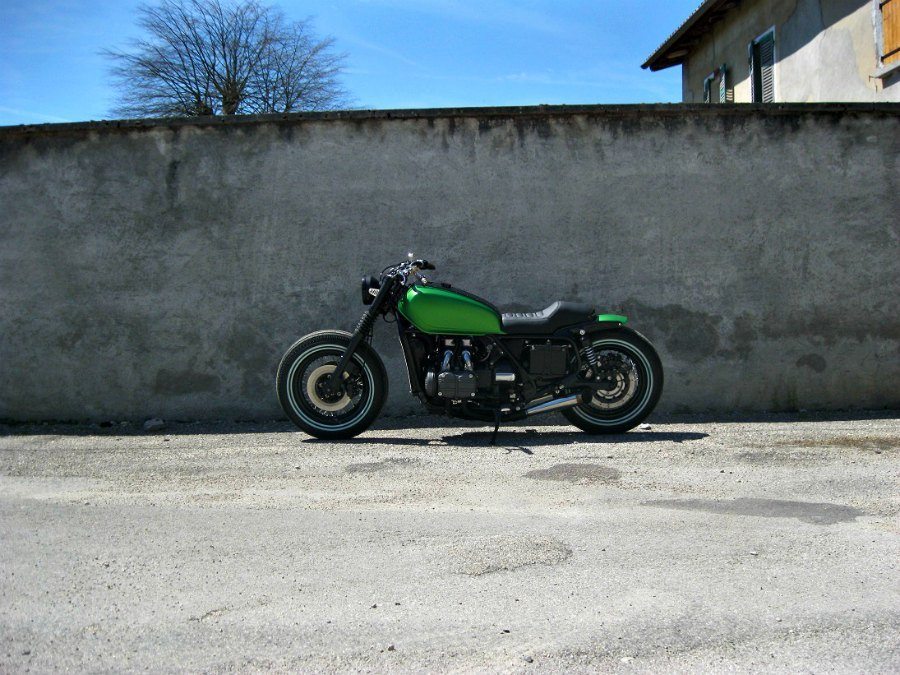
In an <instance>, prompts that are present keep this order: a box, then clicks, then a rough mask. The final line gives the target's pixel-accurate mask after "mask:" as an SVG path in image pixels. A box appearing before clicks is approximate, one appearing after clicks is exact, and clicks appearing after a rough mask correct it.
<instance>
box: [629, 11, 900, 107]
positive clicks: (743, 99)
mask: <svg viewBox="0 0 900 675" xmlns="http://www.w3.org/2000/svg"><path fill="white" fill-rule="evenodd" d="M677 65H680V66H681V67H682V100H683V101H684V102H686V103H701V102H704V101H706V102H710V103H718V102H729V103H730V102H734V103H750V102H781V101H790V102H813V101H825V102H828V101H873V102H874V101H900V0H704V2H703V3H702V4H701V5H700V6H699V7H698V8H697V9H696V10H695V11H694V13H693V14H691V16H690V17H688V19H687V20H686V21H685V22H684V23H683V24H682V25H681V26H679V27H678V28H677V29H676V30H675V32H674V33H672V35H671V36H670V37H669V38H668V39H667V40H666V41H665V42H664V43H663V44H662V45H661V46H660V47H659V49H657V50H656V51H655V52H654V53H653V54H652V55H651V56H650V58H648V59H647V62H646V63H644V65H643V67H644V68H649V69H651V70H661V69H663V68H670V67H672V66H677Z"/></svg>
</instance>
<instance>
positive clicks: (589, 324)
mask: <svg viewBox="0 0 900 675" xmlns="http://www.w3.org/2000/svg"><path fill="white" fill-rule="evenodd" d="M626 323H628V317H627V316H622V315H621V314H598V315H597V316H596V317H594V318H593V319H591V320H590V321H584V322H582V323H579V324H575V325H574V326H566V327H565V328H562V329H560V330H558V331H557V333H556V334H557V335H560V336H561V335H563V334H564V335H566V336H567V337H579V336H585V335H593V334H595V333H600V332H603V331H606V330H612V329H614V328H622V327H624V326H625V324H626Z"/></svg>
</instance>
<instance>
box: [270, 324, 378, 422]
mask: <svg viewBox="0 0 900 675" xmlns="http://www.w3.org/2000/svg"><path fill="white" fill-rule="evenodd" d="M349 343H350V334H349V333H345V332H343V331H320V332H318V333H311V334H309V335H307V336H306V337H303V338H301V339H300V340H298V341H297V342H295V343H294V344H293V346H291V348H290V349H289V350H288V351H287V353H286V354H285V355H284V357H283V358H282V359H281V363H280V364H278V373H277V375H276V378H275V387H276V390H277V392H278V402H279V403H281V407H282V408H283V409H284V412H285V414H286V415H287V416H288V417H289V418H290V419H291V421H292V422H294V424H296V425H297V426H298V427H300V428H301V429H303V431H305V432H306V433H308V434H311V435H312V436H316V437H317V438H325V439H340V438H352V437H353V436H356V435H357V434H360V433H362V432H363V431H365V430H366V429H367V428H368V427H369V425H371V424H372V422H373V421H374V420H375V418H376V417H378V413H379V412H381V408H382V406H383V405H384V401H385V399H386V398H387V392H388V380H387V372H386V371H385V369H384V364H383V363H382V361H381V358H380V357H379V356H378V354H377V353H376V352H375V350H374V349H372V348H371V347H370V346H369V345H368V344H367V343H365V342H361V343H360V344H359V346H358V347H357V349H356V352H355V353H354V354H353V358H352V359H351V360H350V362H349V363H348V365H347V371H346V372H345V373H344V378H343V382H342V384H341V387H340V389H339V390H338V391H337V392H334V393H329V392H328V391H327V389H326V387H325V383H326V382H327V380H328V378H329V376H330V375H331V373H333V372H334V371H335V369H336V368H337V364H338V362H339V361H340V360H341V357H342V356H343V355H344V353H345V352H346V351H347V346H348V345H349Z"/></svg>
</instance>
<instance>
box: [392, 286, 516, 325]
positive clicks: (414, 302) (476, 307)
mask: <svg viewBox="0 0 900 675" xmlns="http://www.w3.org/2000/svg"><path fill="white" fill-rule="evenodd" d="M397 310H398V311H399V312H400V313H401V314H402V315H403V316H404V317H406V318H407V319H408V320H409V321H410V323H412V324H413V325H414V326H415V327H416V328H418V329H419V330H420V331H422V332H423V333H440V334H448V335H499V334H501V333H503V330H502V328H501V327H500V315H499V314H498V313H497V310H495V309H494V308H493V307H491V306H490V305H488V304H486V303H484V302H481V301H480V300H478V299H477V298H473V297H471V296H469V295H466V294H464V293H458V292H456V291H454V290H452V289H450V288H444V287H441V286H431V285H428V286H425V285H422V284H416V285H414V286H410V287H409V288H408V289H407V290H406V294H405V295H404V296H403V298H401V299H400V302H399V303H398V304H397Z"/></svg>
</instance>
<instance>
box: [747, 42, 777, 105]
mask: <svg viewBox="0 0 900 675" xmlns="http://www.w3.org/2000/svg"><path fill="white" fill-rule="evenodd" d="M749 52H750V85H751V88H752V90H753V102H754V103H774V102H775V31H774V30H771V31H769V32H768V33H766V34H764V35H762V36H761V37H758V38H757V39H756V40H754V41H753V42H752V43H750V49H749Z"/></svg>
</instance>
